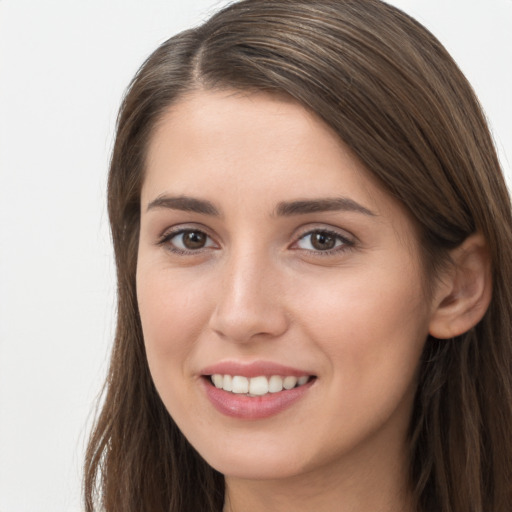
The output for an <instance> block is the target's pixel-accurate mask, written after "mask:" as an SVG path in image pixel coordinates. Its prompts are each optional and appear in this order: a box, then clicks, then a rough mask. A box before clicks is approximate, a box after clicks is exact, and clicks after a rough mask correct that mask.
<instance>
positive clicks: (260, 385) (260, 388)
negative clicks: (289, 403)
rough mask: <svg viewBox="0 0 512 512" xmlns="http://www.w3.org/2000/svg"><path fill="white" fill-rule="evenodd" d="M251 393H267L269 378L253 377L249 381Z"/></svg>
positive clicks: (258, 394) (259, 394)
mask: <svg viewBox="0 0 512 512" xmlns="http://www.w3.org/2000/svg"><path fill="white" fill-rule="evenodd" d="M249 393H250V394H251V395H257V396H261V395H266V394H267V393H268V380H267V378H266V377H253V378H252V379H251V380H250V381H249Z"/></svg>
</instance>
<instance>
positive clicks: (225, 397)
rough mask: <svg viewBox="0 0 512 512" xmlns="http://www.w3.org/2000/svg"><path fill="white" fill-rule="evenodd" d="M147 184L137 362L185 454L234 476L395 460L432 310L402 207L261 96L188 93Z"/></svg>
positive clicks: (326, 133)
mask: <svg viewBox="0 0 512 512" xmlns="http://www.w3.org/2000/svg"><path fill="white" fill-rule="evenodd" d="M146 171H147V172H146V175H145V181H144V184H143V188H142V198H141V231H140V244H139V253H138V267H137V294H138V302H139V308H140V315H141V320H142V327H143V332H144V340H145V344H146V350H147V357H148V363H149V367H150V370H151V374H152V377H153V379H154V382H155V385H156V388H157V390H158V392H159V394H160V396H161V398H162V400H163V402H164V404H165V406H166V407H167V409H168V411H169V413H170V414H171V415H172V417H173V418H174V420H175V421H176V423H177V424H178V426H179V427H180V429H181V430H182V432H183V433H184V435H185V436H186V437H187V438H188V440H189V441H190V443H191V444H192V445H193V446H194V447H195V448H196V449H197V450H198V452H199V453H200V454H201V455H202V456H203V457H204V458H205V459H206V460H207V461H208V462H209V463H210V464H211V465H212V466H213V467H214V468H216V469H217V470H219V471H221V472H222V473H224V474H225V475H227V476H232V477H239V478H249V479H252V478H255V479H256V478H257V479H261V478H263V479H266V478H286V477H290V476H294V475H300V474H304V473H311V472H312V471H320V472H327V473H325V474H332V471H333V469H334V467H339V468H341V467H348V466H347V465H350V464H352V466H353V465H354V464H357V461H359V462H362V461H364V462H365V463H366V464H368V462H369V461H374V462H375V463H377V462H376V461H377V460H387V459H389V460H397V457H402V456H403V455H404V453H405V445H406V436H407V428H408V424H409V419H410V413H411V408H412V401H413V396H414V392H415V388H416V375H417V369H418V361H419V358H420V354H421V352H422V348H423V345H424V342H425V339H426V336H427V333H428V329H429V320H430V317H431V314H432V306H431V304H430V302H429V301H428V300H427V299H426V297H425V294H424V293H423V289H422V268H421V266H420V259H421V258H420V254H419V251H420V248H419V247H418V245H417V241H416V236H415V230H414V227H413V224H412V222H411V221H410V219H409V218H408V215H407V214H406V213H405V211H404V209H403V208H402V207H401V206H400V205H399V204H398V203H397V202H395V201H394V200H393V199H392V198H391V197H390V196H389V195H388V194H387V193H385V192H384V191H383V190H382V189H381V188H380V187H379V186H378V185H377V184H376V183H375V182H374V180H372V179H371V178H370V176H369V174H368V172H367V171H366V169H365V168H364V167H363V166H362V164H361V163H360V162H359V161H358V160H357V159H356V158H355V156H354V155H353V153H351V151H350V150H349V149H348V148H347V147H346V146H345V145H344V144H343V143H341V142H340V140H338V138H337V137H336V136H335V135H334V133H333V132H332V131H331V130H330V129H329V128H328V127H327V126H326V125H325V124H323V123H322V122H321V121H320V120H319V119H318V118H316V117H315V116H313V115H312V114H310V113H309V112H307V111H306V110H305V109H304V108H303V107H301V106H300V105H298V104H297V103H295V102H292V101H287V100H283V99H278V98H275V97H272V96H268V95H265V94H249V93H247V94H243V93H240V92H235V91H227V92H226V91H224V92H204V91H202V92H201V91H200V92H195V93H193V94H191V95H188V96H186V97H185V98H184V99H182V100H181V101H180V102H178V103H177V104H175V105H174V106H173V107H172V108H171V109H169V111H168V112H167V113H166V115H165V116H164V117H163V119H162V120H161V122H160V123H159V125H158V126H157V129H156V131H155V133H154V135H153V137H152V139H151V143H150V146H149V150H148V158H147V168H146ZM212 375H215V377H212ZM212 380H214V381H215V383H216V385H217V386H219V387H216V386H215V384H214V383H213V382H212ZM283 386H284V387H283ZM294 386H295V387H294ZM224 388H225V389H224ZM287 388H290V389H287ZM269 389H270V390H269ZM376 455H377V456H378V457H376Z"/></svg>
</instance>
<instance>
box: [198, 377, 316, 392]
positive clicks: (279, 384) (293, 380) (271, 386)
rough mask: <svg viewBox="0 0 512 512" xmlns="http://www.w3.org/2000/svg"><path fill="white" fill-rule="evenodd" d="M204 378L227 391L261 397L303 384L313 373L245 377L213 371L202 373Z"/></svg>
mask: <svg viewBox="0 0 512 512" xmlns="http://www.w3.org/2000/svg"><path fill="white" fill-rule="evenodd" d="M203 377H204V378H205V380H206V381H207V382H208V383H209V384H210V385H212V386H215V388H217V389H219V390H220V389H221V390H223V391H227V392H229V393H232V394H234V395H242V396H248V397H262V396H265V395H270V394H274V393H280V392H282V391H289V390H292V389H295V388H299V387H302V386H305V385H306V384H308V383H309V382H311V381H312V380H313V379H316V377H315V376H314V375H302V376H299V377H297V376H294V375H287V376H281V375H271V376H265V375H259V376H256V377H245V376H243V375H230V374H220V373H214V374H212V375H204V376H203Z"/></svg>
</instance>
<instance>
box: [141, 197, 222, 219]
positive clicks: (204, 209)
mask: <svg viewBox="0 0 512 512" xmlns="http://www.w3.org/2000/svg"><path fill="white" fill-rule="evenodd" d="M154 208H168V209H170V210H182V211H185V212H195V213H201V214H203V215H213V216H215V217H219V216H220V212H219V210H217V208H216V207H215V206H214V205H213V203H211V202H210V201H206V200H204V199H196V198H195V197H188V196H177V197H170V196H158V197H157V198H156V199H155V200H153V201H151V203H149V204H148V208H147V210H148V211H149V210H152V209H154Z"/></svg>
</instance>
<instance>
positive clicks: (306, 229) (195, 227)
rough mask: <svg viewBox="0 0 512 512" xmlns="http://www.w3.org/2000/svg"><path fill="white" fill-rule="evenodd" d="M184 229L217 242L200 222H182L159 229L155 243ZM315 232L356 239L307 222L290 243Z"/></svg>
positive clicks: (332, 228)
mask: <svg viewBox="0 0 512 512" xmlns="http://www.w3.org/2000/svg"><path fill="white" fill-rule="evenodd" d="M186 231H201V232H203V233H204V234H205V235H207V236H208V237H209V238H211V239H212V240H214V241H215V243H219V242H218V236H217V235H215V234H212V232H211V230H210V229H209V228H208V227H207V226H205V225H204V224H201V223H195V222H194V223H184V224H176V225H174V226H167V227H166V228H165V229H164V230H163V231H161V234H160V235H158V239H157V244H159V243H161V242H162V241H163V240H165V239H168V238H170V237H173V236H176V235H179V234H180V233H183V232H186ZM316 232H326V233H330V234H332V235H334V236H338V237H340V238H341V239H343V240H345V241H347V242H350V243H356V242H357V241H358V239H357V237H356V236H355V235H353V234H352V233H351V232H350V231H347V230H346V229H342V228H339V227H335V226H331V225H326V224H320V223H318V224H315V223H313V224H309V223H308V224H307V225H305V226H301V227H299V228H296V229H295V230H294V234H292V235H291V237H292V241H291V245H293V244H295V243H297V242H298V241H299V240H300V239H302V238H303V237H305V236H307V235H309V234H312V233H316Z"/></svg>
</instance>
